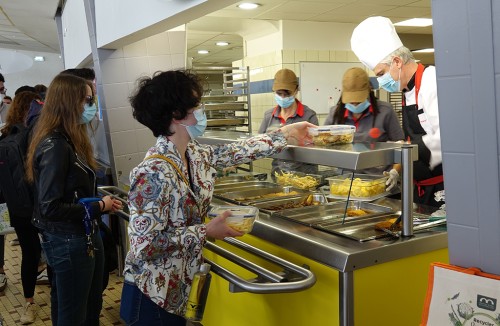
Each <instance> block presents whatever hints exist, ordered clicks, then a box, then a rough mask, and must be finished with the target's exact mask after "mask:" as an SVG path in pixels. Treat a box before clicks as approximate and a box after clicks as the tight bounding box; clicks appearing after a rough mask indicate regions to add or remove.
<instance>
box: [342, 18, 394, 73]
mask: <svg viewBox="0 0 500 326" xmlns="http://www.w3.org/2000/svg"><path fill="white" fill-rule="evenodd" d="M402 46H403V43H401V40H400V39H399V36H398V33H396V29H395V28H394V25H393V24H392V22H391V20H390V19H389V18H385V17H380V16H377V17H370V18H367V19H365V20H363V21H362V22H361V23H360V24H359V25H358V26H356V28H355V29H354V31H353V32H352V36H351V49H352V51H353V52H354V54H356V56H357V57H358V59H359V61H361V62H362V63H363V64H364V65H365V66H367V67H368V68H370V69H371V70H373V68H375V66H376V65H378V64H379V63H380V62H381V61H382V60H383V59H384V58H385V57H387V56H388V55H389V54H391V53H392V52H394V51H395V50H397V49H399V48H400V47H402Z"/></svg>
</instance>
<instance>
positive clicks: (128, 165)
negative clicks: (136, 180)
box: [115, 152, 145, 182]
mask: <svg viewBox="0 0 500 326" xmlns="http://www.w3.org/2000/svg"><path fill="white" fill-rule="evenodd" d="M144 156H145V153H141V152H140V153H134V154H127V155H118V156H115V170H116V174H117V176H118V179H122V178H123V179H125V180H127V182H128V181H129V176H130V171H132V169H133V168H135V167H136V166H137V165H139V163H141V162H142V160H143V159H144Z"/></svg>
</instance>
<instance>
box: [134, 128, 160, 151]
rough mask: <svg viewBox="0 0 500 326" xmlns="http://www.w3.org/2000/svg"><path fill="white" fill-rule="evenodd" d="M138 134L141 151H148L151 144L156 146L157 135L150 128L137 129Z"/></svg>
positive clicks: (138, 146)
mask: <svg viewBox="0 0 500 326" xmlns="http://www.w3.org/2000/svg"><path fill="white" fill-rule="evenodd" d="M136 134H137V148H138V149H139V151H141V152H144V151H147V150H148V149H149V148H150V147H151V146H154V144H156V137H155V136H154V135H153V132H152V131H151V130H149V129H148V128H142V129H137V130H136Z"/></svg>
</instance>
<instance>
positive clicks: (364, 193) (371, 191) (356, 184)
mask: <svg viewBox="0 0 500 326" xmlns="http://www.w3.org/2000/svg"><path fill="white" fill-rule="evenodd" d="M349 188H351V196H352V197H372V196H375V195H378V194H381V193H383V192H384V191H385V182H384V181H382V182H381V181H380V180H361V179H360V178H356V179H354V180H353V181H352V187H351V179H350V178H346V179H344V180H343V181H341V182H334V183H331V184H330V194H332V195H336V196H347V195H348V194H349Z"/></svg>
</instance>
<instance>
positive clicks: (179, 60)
mask: <svg viewBox="0 0 500 326" xmlns="http://www.w3.org/2000/svg"><path fill="white" fill-rule="evenodd" d="M172 68H173V69H185V68H186V54H172Z"/></svg>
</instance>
